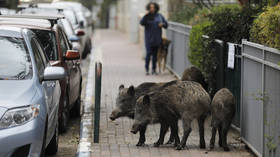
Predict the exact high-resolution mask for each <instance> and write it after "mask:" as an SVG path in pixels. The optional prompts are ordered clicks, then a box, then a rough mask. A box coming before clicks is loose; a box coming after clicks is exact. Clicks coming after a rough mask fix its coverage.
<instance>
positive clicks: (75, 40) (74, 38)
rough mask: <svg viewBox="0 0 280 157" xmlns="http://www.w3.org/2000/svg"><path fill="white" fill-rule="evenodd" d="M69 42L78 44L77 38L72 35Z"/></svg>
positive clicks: (78, 39)
mask: <svg viewBox="0 0 280 157" xmlns="http://www.w3.org/2000/svg"><path fill="white" fill-rule="evenodd" d="M69 40H70V41H71V42H79V41H80V38H79V37H78V36H76V35H72V36H70V38H69Z"/></svg>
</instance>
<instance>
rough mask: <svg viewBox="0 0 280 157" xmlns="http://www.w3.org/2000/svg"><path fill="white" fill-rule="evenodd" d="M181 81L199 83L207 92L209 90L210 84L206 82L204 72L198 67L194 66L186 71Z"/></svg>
mask: <svg viewBox="0 0 280 157" xmlns="http://www.w3.org/2000/svg"><path fill="white" fill-rule="evenodd" d="M181 80H182V81H194V82H198V83H200V84H201V85H202V87H203V88H204V89H205V90H206V91H207V90H208V84H207V83H206V82H205V78H204V76H203V74H202V72H201V71H200V70H199V69H198V68H197V67H194V66H192V67H190V68H187V69H185V71H184V72H183V76H182V78H181Z"/></svg>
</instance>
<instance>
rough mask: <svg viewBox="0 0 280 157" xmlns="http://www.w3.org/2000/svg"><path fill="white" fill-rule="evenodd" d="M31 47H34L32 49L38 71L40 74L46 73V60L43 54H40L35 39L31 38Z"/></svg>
mask: <svg viewBox="0 0 280 157" xmlns="http://www.w3.org/2000/svg"><path fill="white" fill-rule="evenodd" d="M31 47H32V50H33V53H34V58H35V64H36V67H37V70H38V73H39V75H41V74H43V73H44V69H45V64H44V61H43V59H42V56H41V54H40V51H39V49H38V47H37V44H36V42H35V40H34V39H32V40H31Z"/></svg>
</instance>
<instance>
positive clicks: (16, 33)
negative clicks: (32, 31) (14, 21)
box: [0, 26, 23, 38]
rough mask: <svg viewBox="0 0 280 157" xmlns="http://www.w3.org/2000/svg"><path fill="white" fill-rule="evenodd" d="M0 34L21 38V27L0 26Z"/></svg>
mask: <svg viewBox="0 0 280 157" xmlns="http://www.w3.org/2000/svg"><path fill="white" fill-rule="evenodd" d="M0 36H6V37H15V38H22V37H23V36H22V28H18V27H13V26H8V27H7V26H0Z"/></svg>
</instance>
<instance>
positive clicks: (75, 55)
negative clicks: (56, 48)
mask: <svg viewBox="0 0 280 157" xmlns="http://www.w3.org/2000/svg"><path fill="white" fill-rule="evenodd" d="M80 57H81V56H80V53H79V51H77V50H68V51H67V52H66V55H65V59H66V60H77V59H80Z"/></svg>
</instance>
